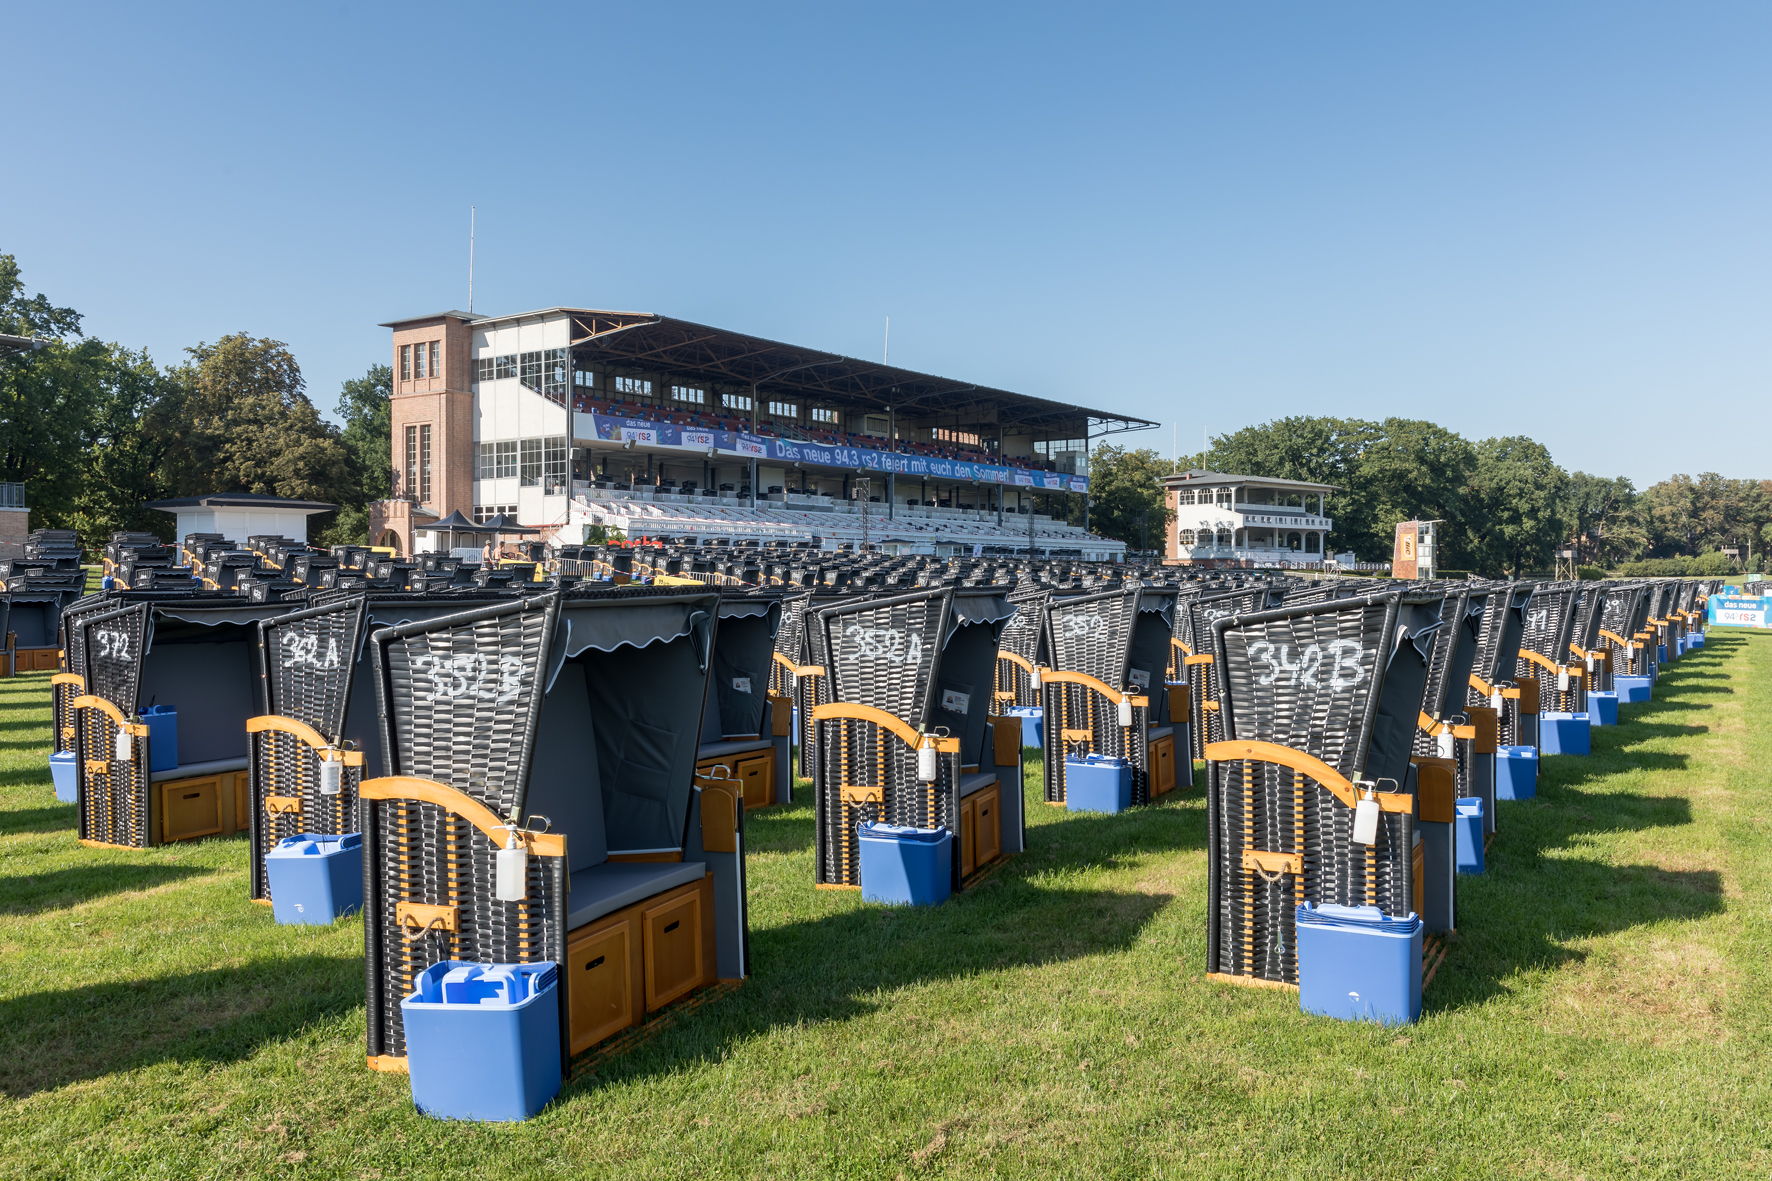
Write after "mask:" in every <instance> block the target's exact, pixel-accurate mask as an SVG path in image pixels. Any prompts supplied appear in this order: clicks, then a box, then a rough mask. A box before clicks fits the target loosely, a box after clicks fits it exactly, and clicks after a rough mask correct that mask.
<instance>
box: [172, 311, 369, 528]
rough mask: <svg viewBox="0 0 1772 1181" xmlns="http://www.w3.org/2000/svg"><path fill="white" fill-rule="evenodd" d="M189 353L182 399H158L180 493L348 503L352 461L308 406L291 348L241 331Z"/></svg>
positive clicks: (333, 429)
mask: <svg viewBox="0 0 1772 1181" xmlns="http://www.w3.org/2000/svg"><path fill="white" fill-rule="evenodd" d="M185 351H186V352H187V353H188V354H189V356H190V358H191V360H190V363H188V364H187V365H185V366H183V367H182V368H181V369H179V370H178V371H177V373H176V374H175V377H176V378H177V380H178V384H179V394H178V396H176V397H171V398H166V399H162V400H161V402H160V403H159V405H158V406H157V411H158V414H157V416H156V419H155V421H154V423H153V427H154V431H155V433H156V435H157V436H158V437H159V438H160V439H162V440H163V441H165V442H166V443H167V444H168V447H167V451H166V455H167V457H168V461H169V470H168V472H167V477H168V482H169V483H171V484H172V485H173V486H174V487H175V488H176V489H177V491H178V493H180V494H183V495H197V494H201V493H204V492H234V491H239V492H261V493H269V494H272V495H276V496H288V497H293V498H295V499H298V500H326V501H332V502H335V503H339V502H342V501H344V500H346V499H348V498H349V497H350V495H351V492H352V487H353V481H352V472H351V454H350V452H349V450H348V449H347V448H346V447H345V444H344V443H343V441H342V440H341V439H340V438H339V432H338V429H337V428H336V427H334V426H332V425H331V424H330V423H328V422H326V421H325V420H324V419H322V418H321V417H320V414H319V411H317V410H315V409H314V404H313V403H312V402H310V401H309V400H308V397H307V394H306V393H305V392H304V391H305V383H304V382H303V380H302V376H301V367H300V366H299V365H297V364H296V361H295V357H294V356H292V355H291V354H290V352H289V348H288V346H287V345H285V344H284V343H283V342H282V341H279V340H268V339H261V338H255V337H250V336H247V335H246V334H244V333H235V334H233V335H231V336H224V337H222V338H221V339H220V340H218V341H216V342H215V343H214V344H199V345H197V346H196V347H194V348H190V349H187V350H185Z"/></svg>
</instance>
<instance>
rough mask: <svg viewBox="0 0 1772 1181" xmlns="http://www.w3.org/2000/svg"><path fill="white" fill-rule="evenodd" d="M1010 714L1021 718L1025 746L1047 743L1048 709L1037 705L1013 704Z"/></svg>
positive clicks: (1040, 745) (1041, 745)
mask: <svg viewBox="0 0 1772 1181" xmlns="http://www.w3.org/2000/svg"><path fill="white" fill-rule="evenodd" d="M1009 716H1010V717H1012V718H1020V719H1021V744H1022V746H1024V747H1030V746H1031V747H1044V746H1045V745H1046V711H1045V710H1043V709H1041V708H1040V707H1039V706H1037V705H1012V706H1010V707H1009Z"/></svg>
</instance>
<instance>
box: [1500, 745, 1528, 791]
mask: <svg viewBox="0 0 1772 1181" xmlns="http://www.w3.org/2000/svg"><path fill="white" fill-rule="evenodd" d="M1537 794H1538V752H1537V751H1536V750H1534V749H1533V748H1532V747H1530V746H1504V747H1501V748H1500V749H1498V750H1497V751H1496V752H1495V798H1496V799H1498V800H1529V799H1531V798H1532V797H1533V796H1535V795H1537Z"/></svg>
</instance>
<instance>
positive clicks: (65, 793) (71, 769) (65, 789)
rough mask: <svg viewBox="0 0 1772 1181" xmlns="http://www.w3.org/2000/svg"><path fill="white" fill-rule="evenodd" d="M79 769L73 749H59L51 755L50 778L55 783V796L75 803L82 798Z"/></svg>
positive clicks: (69, 802)
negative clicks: (78, 775) (77, 775)
mask: <svg viewBox="0 0 1772 1181" xmlns="http://www.w3.org/2000/svg"><path fill="white" fill-rule="evenodd" d="M77 770H78V767H77V761H76V759H75V758H74V752H73V751H71V750H58V751H56V752H55V753H54V754H52V755H50V756H49V778H50V779H51V780H52V781H54V783H55V798H56V799H58V800H60V801H62V802H63V803H65V804H71V803H74V802H75V801H76V800H78V799H79V798H80V788H79V780H78V779H77V778H76V772H77Z"/></svg>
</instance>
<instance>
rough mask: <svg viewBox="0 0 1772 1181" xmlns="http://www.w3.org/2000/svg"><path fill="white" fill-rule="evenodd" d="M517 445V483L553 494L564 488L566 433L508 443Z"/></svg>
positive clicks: (566, 451)
mask: <svg viewBox="0 0 1772 1181" xmlns="http://www.w3.org/2000/svg"><path fill="white" fill-rule="evenodd" d="M509 445H510V446H512V447H514V448H516V453H515V460H516V467H517V471H516V475H517V482H518V484H519V486H521V487H524V488H540V489H542V491H543V494H544V495H548V496H553V495H556V494H558V493H561V492H564V491H565V490H566V472H567V466H566V461H567V456H568V454H569V452H568V450H567V447H566V436H565V435H555V436H553V437H552V438H546V439H521V440H518V441H517V442H515V443H512V444H509Z"/></svg>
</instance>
